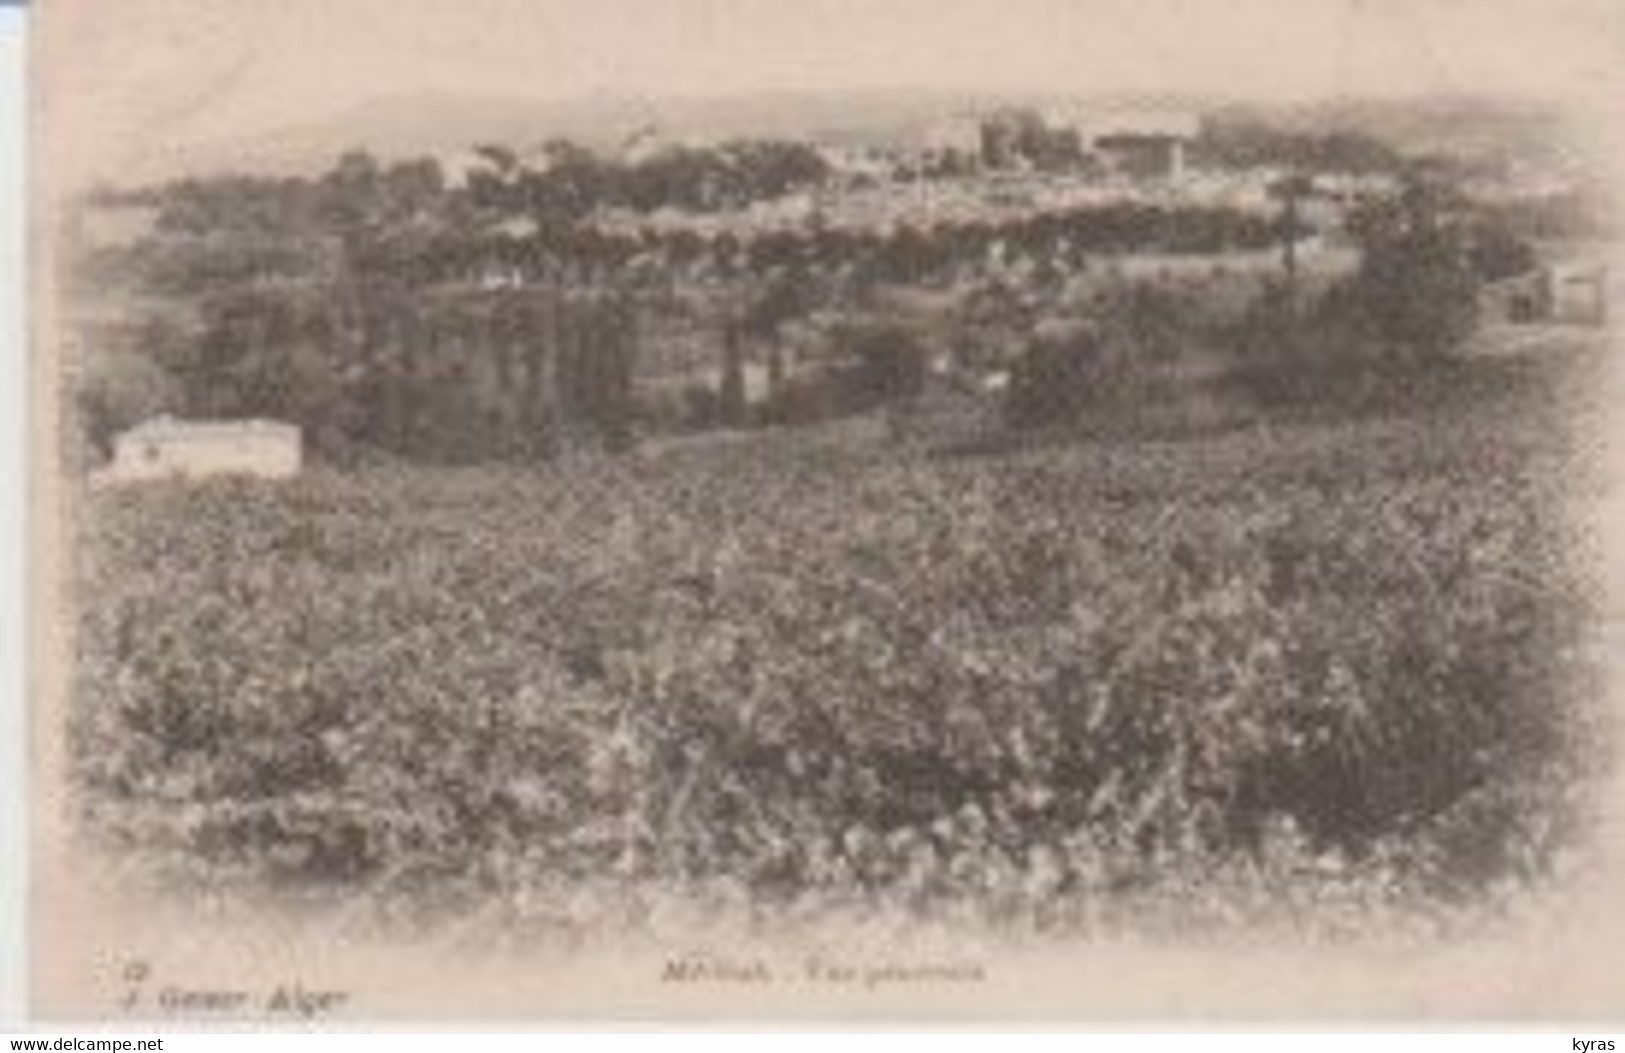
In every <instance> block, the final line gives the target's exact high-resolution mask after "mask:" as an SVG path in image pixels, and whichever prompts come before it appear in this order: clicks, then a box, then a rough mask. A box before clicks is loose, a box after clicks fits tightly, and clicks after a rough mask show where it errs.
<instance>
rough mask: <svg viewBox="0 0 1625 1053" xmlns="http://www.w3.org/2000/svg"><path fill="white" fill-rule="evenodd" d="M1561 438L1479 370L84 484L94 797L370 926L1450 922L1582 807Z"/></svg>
mask: <svg viewBox="0 0 1625 1053" xmlns="http://www.w3.org/2000/svg"><path fill="white" fill-rule="evenodd" d="M1492 418H1493V419H1492ZM848 427H851V426H848ZM1570 481H1572V471H1571V465H1570V460H1569V454H1568V452H1567V451H1566V450H1565V449H1563V447H1562V444H1561V443H1560V442H1559V441H1557V440H1555V439H1553V438H1552V437H1551V436H1550V435H1548V434H1546V433H1543V432H1541V431H1540V430H1539V427H1538V422H1531V421H1527V420H1520V419H1519V418H1518V417H1516V416H1513V417H1511V418H1508V417H1506V416H1504V415H1491V414H1482V415H1478V416H1476V417H1475V416H1472V415H1458V416H1456V417H1453V418H1451V419H1449V420H1448V421H1434V422H1432V423H1418V422H1415V421H1404V420H1388V421H1377V420H1369V421H1363V422H1357V423H1348V422H1343V423H1340V424H1338V425H1336V426H1326V427H1318V428H1317V427H1314V426H1311V425H1296V426H1294V427H1292V428H1291V429H1276V430H1271V429H1267V428H1259V429H1256V430H1252V431H1246V432H1238V433H1233V434H1230V435H1226V436H1220V437H1211V438H1209V439H1207V440H1204V441H1202V442H1183V443H1179V442H1166V443H1155V442H1144V441H1142V442H1137V443H1132V444H1131V443H1112V442H1088V443H1084V442H1074V443H1070V444H1063V445H1058V446H1055V447H1052V448H1040V449H1029V450H1025V451H1019V452H1015V453H1007V454H1005V455H1002V456H999V457H965V458H950V459H943V458H933V457H930V456H927V455H924V454H921V453H917V452H909V451H906V450H895V449H887V448H886V447H885V446H884V445H882V444H868V443H865V442H862V441H858V440H856V439H850V438H848V437H843V436H842V435H839V434H836V433H834V432H829V431H824V432H818V433H779V434H763V435H756V436H751V437H748V438H733V439H720V440H718V441H716V442H714V443H707V444H704V445H703V446H682V447H673V448H671V449H667V450H664V451H661V450H648V451H645V452H644V453H642V454H641V455H638V456H634V457H627V458H621V459H610V458H593V459H583V460H576V461H561V462H559V463H556V464H552V465H548V466H544V467H540V468H537V469H536V470H534V471H518V470H500V471H498V470H484V469H481V470H468V471H455V470H439V471H427V470H402V471H400V472H398V473H394V472H389V471H378V472H373V473H365V474H354V475H343V474H332V475H327V474H319V473H312V474H310V475H308V476H307V477H305V478H302V479H300V480H297V481H295V482H292V483H290V484H287V485H278V486H271V485H264V484H249V483H242V482H237V483H231V482H226V483H218V484H208V485H192V486H186V485H180V484H176V485H163V486H154V487H150V488H142V489H130V490H120V491H107V492H101V493H97V494H94V495H91V496H90V498H89V500H90V505H89V507H88V508H87V509H86V513H85V516H84V522H85V524H86V536H85V538H84V542H85V543H84V544H83V545H82V546H81V552H82V553H83V565H82V572H83V577H82V589H83V592H82V599H83V602H82V606H81V610H82V614H81V616H80V621H79V629H80V636H79V640H78V644H77V646H78V648H79V655H80V659H79V661H80V665H79V670H80V678H79V682H78V687H77V691H76V694H75V709H74V720H73V724H72V729H71V757H72V760H73V770H74V776H75V786H76V794H75V801H76V807H78V808H79V809H80V810H81V812H82V817H83V822H82V824H81V828H82V829H83V830H84V831H85V832H86V836H87V837H89V838H91V839H93V840H94V841H96V842H97V843H99V844H101V845H102V846H104V847H106V848H108V849H109V850H111V851H114V852H116V853H118V854H119V856H120V858H123V859H125V860H127V861H129V862H130V863H131V864H132V865H133V867H134V870H135V871H136V872H140V873H143V874H146V875H148V876H150V877H151V878H152V879H153V880H154V881H156V882H162V883H163V884H164V885H165V886H167V887H170V888H181V889H191V890H198V891H208V892H211V893H214V894H219V895H224V896H227V897H243V898H245V899H257V898H259V897H267V896H268V897H273V898H276V899H278V900H280V901H298V902H303V903H307V904H309V903H316V904H321V905H337V906H339V907H342V908H344V909H345V910H346V911H348V912H349V913H348V914H347V916H349V917H354V918H365V919H367V921H368V923H369V924H371V923H375V922H376V923H381V924H410V925H414V926H421V925H424V924H430V923H433V922H435V921H437V920H442V919H448V918H470V917H476V918H480V919H485V921H486V922H487V923H488V924H489V926H490V928H491V930H492V931H501V932H505V933H509V934H534V935H535V936H537V937H538V938H565V937H568V936H572V935H582V934H586V933H591V932H595V931H603V930H604V929H606V928H608V927H612V926H618V925H643V924H652V921H651V919H653V918H655V917H656V916H657V915H659V914H660V912H661V911H662V910H664V909H665V908H666V907H668V906H670V905H671V904H674V903H680V904H684V905H687V906H689V907H694V908H696V909H703V910H712V909H715V910H719V911H728V912H731V916H740V915H743V916H746V917H754V918H756V919H758V920H762V921H766V922H772V923H774V924H779V923H782V922H784V921H786V920H787V919H794V918H803V919H817V918H819V917H823V916H825V915H826V914H835V913H841V912H846V913H848V914H850V913H853V912H856V913H858V914H861V915H865V916H869V915H871V914H872V913H873V912H881V913H883V914H885V915H886V916H897V917H917V918H921V919H929V920H931V921H934V922H947V923H950V924H960V923H964V924H978V925H991V926H994V927H997V928H999V929H1000V930H1001V931H1026V932H1033V931H1037V932H1044V933H1062V934H1094V933H1108V932H1114V931H1124V930H1134V931H1147V929H1148V927H1156V926H1159V925H1169V926H1179V927H1180V931H1182V932H1186V933H1188V932H1191V931H1195V929H1196V928H1198V927H1201V926H1215V927H1219V928H1223V927H1225V926H1234V925H1238V924H1243V923H1251V922H1253V921H1258V920H1262V919H1274V920H1281V919H1283V918H1284V919H1286V920H1288V921H1290V922H1292V923H1293V924H1303V925H1307V926H1310V927H1312V928H1315V929H1321V928H1325V929H1327V930H1328V931H1353V930H1355V929H1358V928H1359V927H1361V926H1364V925H1367V924H1369V923H1370V922H1371V920H1372V919H1373V918H1374V917H1377V916H1378V915H1382V916H1394V917H1400V916H1402V917H1404V918H1406V919H1421V920H1422V921H1423V922H1425V923H1427V924H1429V925H1433V924H1435V923H1438V924H1447V925H1448V924H1451V923H1452V920H1453V919H1455V920H1459V919H1461V918H1463V917H1479V916H1481V914H1482V911H1483V910H1485V909H1489V908H1490V907H1493V905H1495V904H1502V903H1506V902H1509V901H1510V900H1511V899H1514V898H1518V897H1522V896H1523V895H1525V894H1526V893H1527V892H1528V891H1529V890H1530V889H1531V888H1533V887H1536V886H1539V885H1540V884H1542V883H1543V882H1547V881H1550V880H1555V878H1554V874H1558V873H1560V872H1561V871H1562V869H1563V867H1564V865H1565V863H1564V860H1565V859H1568V858H1570V857H1571V856H1572V855H1573V854H1574V853H1575V852H1576V851H1577V849H1578V847H1579V846H1582V845H1583V844H1584V838H1583V837H1582V836H1581V834H1582V832H1583V825H1584V824H1583V817H1584V811H1585V803H1586V800H1587V795H1586V792H1585V791H1586V789H1587V786H1588V784H1589V782H1590V780H1592V779H1593V778H1594V777H1595V776H1596V774H1597V771H1598V766H1599V763H1600V758H1599V757H1597V756H1593V755H1592V751H1593V750H1594V747H1595V744H1596V743H1598V742H1599V741H1601V739H1602V735H1601V733H1600V730H1599V727H1598V724H1597V721H1598V719H1599V718H1598V716H1597V714H1596V713H1594V712H1593V711H1592V710H1591V709H1589V708H1588V706H1587V704H1586V701H1585V700H1586V699H1587V698H1589V697H1590V695H1589V692H1588V674H1587V672H1586V660H1585V654H1586V651H1585V642H1586V631H1587V626H1588V624H1589V622H1588V619H1589V617H1590V610H1591V604H1592V603H1593V599H1592V597H1591V596H1590V595H1589V592H1588V589H1587V587H1586V586H1587V583H1588V582H1590V581H1591V580H1593V578H1592V575H1590V573H1589V571H1588V570H1587V568H1586V566H1585V565H1584V564H1583V562H1582V561H1580V560H1578V559H1577V558H1576V554H1577V553H1583V552H1584V551H1585V539H1584V537H1583V536H1581V534H1580V533H1579V531H1578V528H1577V527H1575V526H1574V525H1573V524H1572V523H1571V522H1570V521H1569V520H1568V519H1567V518H1565V517H1564V515H1563V512H1562V510H1563V508H1564V507H1565V501H1566V499H1567V488H1568V486H1569V484H1570ZM1385 912H1387V913H1385Z"/></svg>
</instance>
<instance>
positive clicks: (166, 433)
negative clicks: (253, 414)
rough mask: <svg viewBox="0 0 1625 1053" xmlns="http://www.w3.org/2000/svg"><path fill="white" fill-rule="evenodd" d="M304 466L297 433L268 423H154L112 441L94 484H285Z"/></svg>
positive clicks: (163, 419)
mask: <svg viewBox="0 0 1625 1053" xmlns="http://www.w3.org/2000/svg"><path fill="white" fill-rule="evenodd" d="M302 460H303V443H302V440H301V436H300V433H299V429H298V427H296V426H295V425H292V424H282V423H278V422H276V421H268V420H213V421H206V420H180V419H178V418H175V417H167V416H165V417H155V418H153V419H152V420H149V421H145V422H143V423H141V424H138V425H136V426H135V427H133V428H131V429H130V430H129V431H126V432H122V433H120V434H119V435H118V436H116V437H115V438H114V439H113V459H112V461H111V462H110V463H109V464H108V465H107V466H106V467H104V468H102V469H100V470H99V471H98V472H97V473H96V474H95V476H94V477H93V481H95V482H98V483H120V482H139V481H143V480H148V479H174V478H180V479H199V478H204V477H207V476H220V475H242V476H252V477H257V478H262V479H286V478H288V477H289V476H293V475H297V474H298V472H299V467H300V463H301V461H302Z"/></svg>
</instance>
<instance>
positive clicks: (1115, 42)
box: [37, 0, 1625, 152]
mask: <svg viewBox="0 0 1625 1053" xmlns="http://www.w3.org/2000/svg"><path fill="white" fill-rule="evenodd" d="M37 10H39V11H41V12H42V13H44V14H46V15H47V16H48V17H47V19H46V21H47V23H48V27H49V29H50V30H51V33H50V48H48V49H47V50H46V51H45V53H44V54H42V55H40V56H39V67H40V68H41V70H42V71H43V72H44V73H45V74H46V75H47V76H48V77H49V78H51V79H52V81H53V83H52V87H51V94H52V104H53V108H54V109H55V110H56V111H57V112H58V114H60V115H61V116H63V117H67V115H68V114H69V113H71V114H72V116H71V118H70V119H71V121H72V122H73V123H74V124H76V125H79V126H81V127H83V128H85V129H87V131H88V130H89V129H95V133H94V134H93V135H90V136H89V138H91V139H93V140H94V142H95V148H96V150H97V151H98V152H105V151H108V150H113V149H115V148H116V147H117V146H118V144H119V143H121V142H122V143H124V145H125V146H126V147H127V146H128V145H129V143H128V141H129V140H137V141H139V140H142V139H145V140H148V145H150V140H151V138H152V137H154V136H160V137H162V138H164V139H166V140H172V141H176V142H184V141H187V140H192V139H196V140H200V141H201V140H207V139H211V138H219V137H221V136H226V135H241V134H244V133H247V134H253V133H254V132H255V131H258V130H270V129H274V128H278V127H281V126H286V125H289V124H296V123H298V122H300V121H302V120H313V119H319V118H321V117H324V116H327V115H329V114H331V113H334V112H337V111H339V110H342V109H344V108H345V107H347V106H351V105H355V104H357V103H361V102H364V101H367V100H370V99H374V98H378V97H382V96H390V95H403V94H412V93H418V92H424V91H456V92H461V93H467V94H478V95H493V96H504V97H534V98H561V97H570V96H578V95H583V94H588V93H592V92H607V93H613V94H646V95H652V96H658V95H662V94H671V93H683V94H696V93H701V94H713V93H714V94H727V93H736V92H747V91H751V90H754V89H761V88H781V89H782V88H789V89H812V90H819V89H840V88H851V87H955V88H968V89H995V90H1004V89H1011V90H1042V91H1065V92H1079V93H1089V92H1105V91H1116V90H1120V89H1127V90H1148V89H1149V90H1167V91H1170V92H1180V93H1188V92H1217V93H1223V94H1226V95H1232V96H1247V97H1268V98H1280V97H1304V96H1318V95H1327V94H1348V95H1370V94H1382V95H1392V94H1411V93H1432V92H1467V91H1489V92H1498V93H1519V94H1522V93H1531V94H1538V95H1547V96H1550V95H1563V96H1575V95H1582V96H1583V95H1590V96H1592V97H1595V98H1604V97H1606V98H1613V97H1616V96H1617V94H1618V92H1619V89H1620V80H1619V79H1618V78H1619V75H1618V74H1617V73H1616V72H1615V70H1616V69H1617V68H1619V67H1621V65H1622V63H1621V59H1622V58H1625V2H1622V0H113V2H109V0H41V4H40V7H39V8H38V9H37ZM52 49H60V50H52ZM86 145H87V146H88V145H89V144H88V143H87V144H86Z"/></svg>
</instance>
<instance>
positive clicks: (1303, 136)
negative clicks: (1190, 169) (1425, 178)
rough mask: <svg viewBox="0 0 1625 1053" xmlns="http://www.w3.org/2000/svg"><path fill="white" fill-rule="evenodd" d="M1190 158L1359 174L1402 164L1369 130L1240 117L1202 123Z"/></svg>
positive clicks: (1397, 169) (1397, 154)
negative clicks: (1293, 127) (1288, 126)
mask: <svg viewBox="0 0 1625 1053" xmlns="http://www.w3.org/2000/svg"><path fill="white" fill-rule="evenodd" d="M1191 159H1192V160H1193V161H1195V162H1198V163H1204V164H1212V165H1218V166H1221V167H1227V168H1263V167H1268V168H1280V169H1286V170H1291V171H1298V172H1354V173H1361V174H1397V173H1399V172H1401V171H1403V170H1404V169H1405V167H1406V165H1407V159H1406V158H1405V157H1404V155H1402V154H1401V153H1400V152H1399V151H1397V150H1395V149H1394V148H1393V147H1391V146H1389V145H1388V144H1387V143H1385V142H1383V141H1382V140H1380V139H1377V138H1374V137H1372V136H1370V135H1365V134H1362V133H1359V132H1347V131H1332V132H1320V133H1305V132H1294V131H1286V130H1283V129H1281V128H1278V127H1272V126H1271V125H1268V124H1265V123H1262V122H1259V121H1251V120H1244V119H1243V120H1226V119H1213V120H1208V121H1206V122H1204V123H1203V127H1202V131H1201V134H1200V135H1199V136H1198V137H1197V139H1196V142H1195V143H1194V144H1193V148H1192V151H1191Z"/></svg>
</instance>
